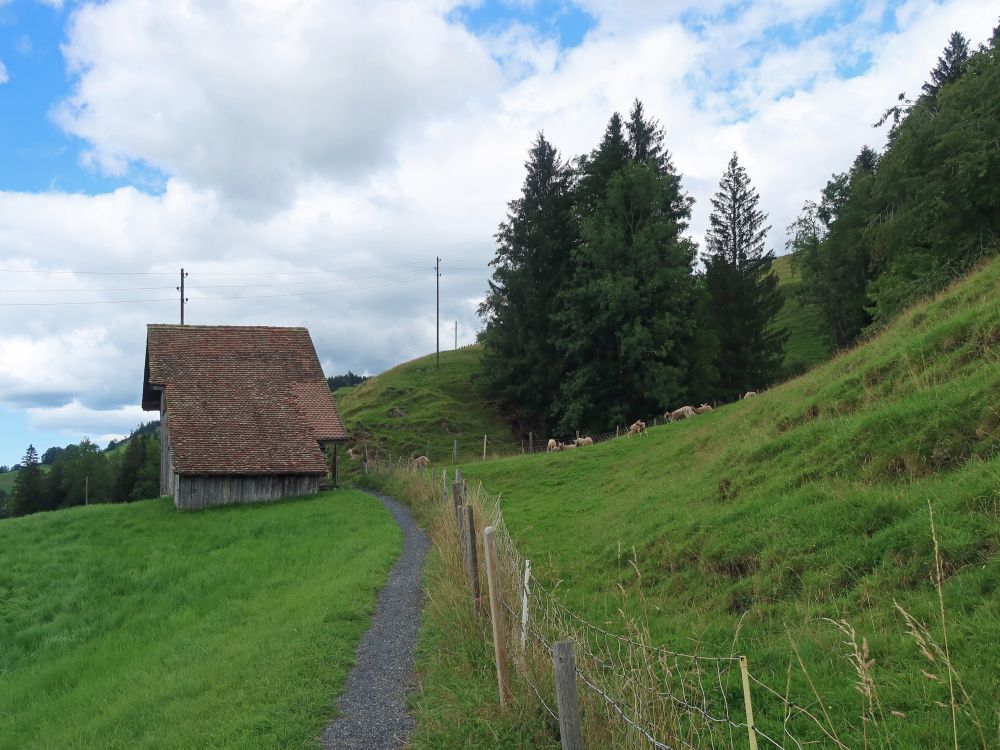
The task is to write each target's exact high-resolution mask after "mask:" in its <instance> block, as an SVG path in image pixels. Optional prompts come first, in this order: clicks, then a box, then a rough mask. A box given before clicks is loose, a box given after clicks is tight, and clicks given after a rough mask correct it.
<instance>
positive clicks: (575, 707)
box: [552, 641, 583, 750]
mask: <svg viewBox="0 0 1000 750" xmlns="http://www.w3.org/2000/svg"><path fill="white" fill-rule="evenodd" d="M552 668H553V670H554V671H555V677H556V705H557V706H558V708H559V742H560V743H562V750H583V739H582V738H581V736H580V704H579V703H578V702H577V698H576V662H575V661H574V660H573V642H572V641H556V642H555V643H553V644H552Z"/></svg>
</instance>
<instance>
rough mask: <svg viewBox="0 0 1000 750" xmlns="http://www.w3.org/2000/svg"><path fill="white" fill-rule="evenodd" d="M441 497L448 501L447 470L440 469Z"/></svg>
mask: <svg viewBox="0 0 1000 750" xmlns="http://www.w3.org/2000/svg"><path fill="white" fill-rule="evenodd" d="M441 498H442V499H443V500H444V501H445V502H447V501H448V470H447V469H441Z"/></svg>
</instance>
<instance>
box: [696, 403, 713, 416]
mask: <svg viewBox="0 0 1000 750" xmlns="http://www.w3.org/2000/svg"><path fill="white" fill-rule="evenodd" d="M710 411H712V407H711V406H709V405H708V404H702V405H701V406H696V407H694V413H695V414H705V413H707V412H710Z"/></svg>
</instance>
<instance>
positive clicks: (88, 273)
mask: <svg viewBox="0 0 1000 750" xmlns="http://www.w3.org/2000/svg"><path fill="white" fill-rule="evenodd" d="M424 263H425V261H410V262H407V263H394V264H388V265H381V266H357V267H355V268H337V269H322V268H319V269H309V270H306V269H298V270H292V271H194V272H192V273H197V275H199V276H292V275H309V274H321V273H323V274H331V273H346V272H352V271H377V270H384V269H392V268H395V269H409V268H415V267H417V266H422V265H424ZM0 273H33V274H49V275H69V276H174V275H175V274H176V273H177V272H176V271H73V270H50V269H39V268H0Z"/></svg>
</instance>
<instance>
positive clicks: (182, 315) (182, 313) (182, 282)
mask: <svg viewBox="0 0 1000 750" xmlns="http://www.w3.org/2000/svg"><path fill="white" fill-rule="evenodd" d="M185 276H187V274H186V273H184V269H183V268H182V269H181V285H180V286H179V287H177V291H179V292H180V293H181V325H184V303H185V302H187V298H186V297H185V296H184V277H185Z"/></svg>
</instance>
